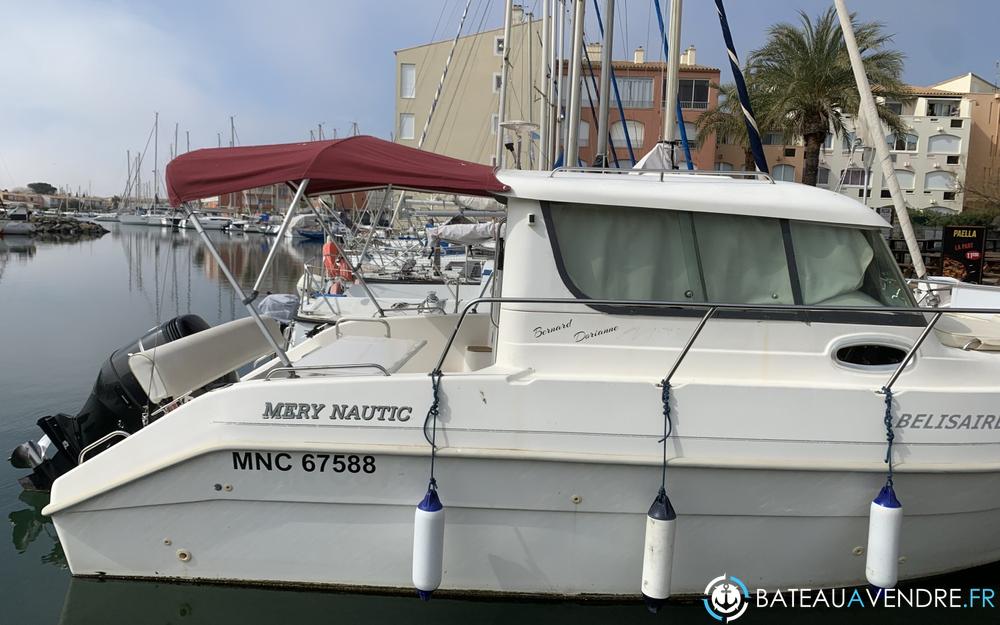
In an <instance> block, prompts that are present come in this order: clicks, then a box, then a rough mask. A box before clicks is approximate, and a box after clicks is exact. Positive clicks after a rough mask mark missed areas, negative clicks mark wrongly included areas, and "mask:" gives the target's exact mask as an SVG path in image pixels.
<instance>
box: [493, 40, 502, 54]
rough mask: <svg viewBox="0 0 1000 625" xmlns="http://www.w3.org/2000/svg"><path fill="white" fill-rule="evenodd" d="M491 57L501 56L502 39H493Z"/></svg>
mask: <svg viewBox="0 0 1000 625" xmlns="http://www.w3.org/2000/svg"><path fill="white" fill-rule="evenodd" d="M493 55H494V56H503V37H494V38H493Z"/></svg>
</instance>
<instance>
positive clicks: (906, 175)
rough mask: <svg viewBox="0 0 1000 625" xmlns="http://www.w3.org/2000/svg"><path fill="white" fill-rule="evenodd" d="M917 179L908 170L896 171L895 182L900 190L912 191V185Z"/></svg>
mask: <svg viewBox="0 0 1000 625" xmlns="http://www.w3.org/2000/svg"><path fill="white" fill-rule="evenodd" d="M916 179H917V177H916V176H915V175H913V172H912V171H910V170H908V169H897V170H896V182H898V183H899V188H900V189H912V188H913V183H914V181H916Z"/></svg>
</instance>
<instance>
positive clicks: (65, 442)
mask: <svg viewBox="0 0 1000 625" xmlns="http://www.w3.org/2000/svg"><path fill="white" fill-rule="evenodd" d="M209 327H210V326H209V325H208V324H207V323H206V322H205V320H204V319H202V318H201V317H199V316H198V315H181V316H180V317H175V318H173V319H171V320H169V321H166V322H164V323H163V324H161V325H160V326H158V327H156V328H153V329H152V330H150V331H149V332H147V333H146V334H144V335H142V336H141V337H140V338H138V339H137V340H135V341H133V342H131V343H129V344H128V345H125V346H124V347H121V348H120V349H117V350H115V351H114V352H112V353H111V355H110V356H109V357H108V359H107V360H106V361H105V362H104V364H103V365H102V366H101V372H100V374H98V376H97V381H96V382H94V388H93V390H92V391H91V392H90V396H89V397H88V398H87V401H86V402H85V403H84V405H83V408H81V409H80V411H79V412H78V413H77V414H76V416H71V415H68V414H63V413H60V414H56V415H50V416H46V417H42V418H41V419H39V420H38V426H39V427H40V428H41V429H42V431H43V432H44V433H45V437H43V438H42V440H41V441H40V442H39V443H35V442H33V441H31V442H28V443H24V444H22V445H20V446H18V447H17V449H15V450H14V452H13V453H12V454H11V457H10V461H11V464H13V465H14V466H15V467H18V468H23V469H33V470H34V471H33V473H32V474H31V475H28V476H25V477H23V478H21V479H20V480H18V481H19V482H20V483H21V485H22V487H24V488H25V489H28V490H49V489H50V488H51V486H52V482H53V481H55V479H56V478H57V477H59V476H60V475H62V474H63V473H65V472H67V471H69V470H70V469H72V468H73V467H75V466H76V465H77V464H78V462H79V457H80V452H81V451H82V450H83V449H84V448H86V447H87V446H88V445H91V444H93V443H95V442H97V441H99V440H101V438H103V437H105V436H107V435H108V434H110V433H111V432H115V431H124V432H127V433H129V434H132V433H134V432H137V431H139V430H140V429H142V428H143V427H144V426H145V425H146V423H145V415H146V410H147V407H148V408H151V409H153V408H156V407H157V406H158V405H157V404H155V403H152V402H150V400H149V397H148V396H147V395H146V392H145V391H144V390H143V387H142V385H140V384H139V381H138V380H136V378H135V375H133V373H132V370H131V369H130V368H129V364H128V359H129V356H130V355H131V354H134V353H136V352H140V351H143V350H149V349H152V348H154V347H158V346H160V345H165V344H167V343H170V342H172V341H176V340H177V339H180V338H183V337H185V336H190V335H192V334H196V333H198V332H201V331H203V330H207V329H208V328H209ZM236 380H237V378H236V373H235V372H232V373H230V374H228V375H227V376H225V377H224V378H222V379H220V380H217V381H216V382H215V383H213V384H212V386H215V385H216V384H228V383H231V382H235V381H236ZM118 440H120V439H118ZM118 440H112V441H108V443H107V446H110V445H112V444H114V443H116V442H118ZM49 444H51V445H52V447H53V448H54V449H55V454H54V455H52V456H51V457H46V454H45V448H46V447H48V445H49ZM105 448H106V447H105ZM99 451H102V449H95V450H94V453H98V452H99Z"/></svg>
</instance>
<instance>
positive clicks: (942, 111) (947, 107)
mask: <svg viewBox="0 0 1000 625" xmlns="http://www.w3.org/2000/svg"><path fill="white" fill-rule="evenodd" d="M927 114H928V115H929V116H931V117H958V100H928V101H927Z"/></svg>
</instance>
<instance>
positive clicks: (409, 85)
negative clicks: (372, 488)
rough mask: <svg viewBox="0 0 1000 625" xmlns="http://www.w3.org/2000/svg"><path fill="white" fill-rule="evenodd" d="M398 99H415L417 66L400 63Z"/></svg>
mask: <svg viewBox="0 0 1000 625" xmlns="http://www.w3.org/2000/svg"><path fill="white" fill-rule="evenodd" d="M399 97H401V98H415V97H417V66H416V65H414V64H413V63H402V64H401V65H400V66H399Z"/></svg>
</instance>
